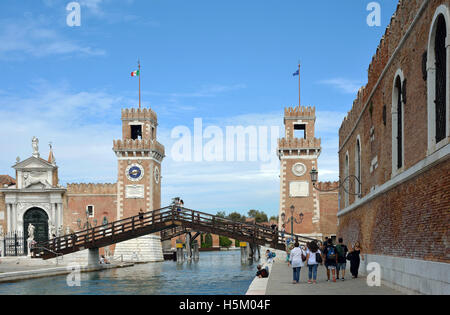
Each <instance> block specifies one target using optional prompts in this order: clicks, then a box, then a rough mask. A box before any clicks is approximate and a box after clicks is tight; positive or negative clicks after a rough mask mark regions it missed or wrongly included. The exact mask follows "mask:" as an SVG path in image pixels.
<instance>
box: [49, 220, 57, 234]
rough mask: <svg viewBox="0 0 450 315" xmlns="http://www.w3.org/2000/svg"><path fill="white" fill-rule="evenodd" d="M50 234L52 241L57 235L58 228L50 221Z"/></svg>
mask: <svg viewBox="0 0 450 315" xmlns="http://www.w3.org/2000/svg"><path fill="white" fill-rule="evenodd" d="M48 232H49V234H50V239H52V238H53V237H54V236H53V235H56V228H55V226H54V225H53V222H52V221H51V220H48Z"/></svg>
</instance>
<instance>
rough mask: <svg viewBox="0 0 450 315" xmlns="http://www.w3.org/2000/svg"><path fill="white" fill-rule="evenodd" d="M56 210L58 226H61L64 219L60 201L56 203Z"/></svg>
mask: <svg viewBox="0 0 450 315" xmlns="http://www.w3.org/2000/svg"><path fill="white" fill-rule="evenodd" d="M56 210H57V212H58V226H62V225H63V221H64V218H63V208H62V203H58V204H56Z"/></svg>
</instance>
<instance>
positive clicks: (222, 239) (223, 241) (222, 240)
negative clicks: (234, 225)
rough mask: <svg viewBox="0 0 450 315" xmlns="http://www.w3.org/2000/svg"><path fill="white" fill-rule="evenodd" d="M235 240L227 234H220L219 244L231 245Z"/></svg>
mask: <svg viewBox="0 0 450 315" xmlns="http://www.w3.org/2000/svg"><path fill="white" fill-rule="evenodd" d="M231 244H233V242H232V241H231V240H230V239H229V238H228V237H225V236H219V245H220V246H221V247H230V246H231Z"/></svg>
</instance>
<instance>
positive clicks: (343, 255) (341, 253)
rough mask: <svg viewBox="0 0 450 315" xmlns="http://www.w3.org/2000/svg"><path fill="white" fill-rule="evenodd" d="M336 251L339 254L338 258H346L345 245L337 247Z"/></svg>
mask: <svg viewBox="0 0 450 315" xmlns="http://www.w3.org/2000/svg"><path fill="white" fill-rule="evenodd" d="M336 251H337V254H338V257H344V258H345V250H344V246H343V245H336Z"/></svg>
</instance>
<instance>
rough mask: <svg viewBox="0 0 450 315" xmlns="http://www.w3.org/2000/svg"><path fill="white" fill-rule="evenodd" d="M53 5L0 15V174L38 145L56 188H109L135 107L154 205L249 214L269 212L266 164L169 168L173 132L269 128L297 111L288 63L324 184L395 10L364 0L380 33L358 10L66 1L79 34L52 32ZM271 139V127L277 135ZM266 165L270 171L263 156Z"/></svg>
mask: <svg viewBox="0 0 450 315" xmlns="http://www.w3.org/2000/svg"><path fill="white" fill-rule="evenodd" d="M69 2H70V1H66V0H64V1H63V0H20V1H14V2H12V1H1V3H0V147H2V148H4V150H2V153H1V155H0V173H1V174H10V175H14V174H13V173H12V169H11V166H12V165H13V164H14V162H15V159H16V157H17V156H20V157H21V158H23V159H24V158H27V157H28V156H30V155H31V146H30V144H31V138H32V137H33V136H37V137H38V138H39V139H40V141H41V154H42V155H44V156H46V155H47V153H48V146H47V143H48V142H52V143H53V146H54V150H55V155H56V159H57V163H58V165H59V167H60V180H61V181H62V183H63V184H65V183H67V182H115V181H116V178H117V165H116V163H117V162H116V160H115V157H114V154H113V152H112V150H111V147H112V140H113V139H118V138H120V137H121V134H120V133H121V126H120V124H121V121H120V109H121V108H123V107H133V106H137V104H138V90H137V87H138V85H137V83H138V82H137V80H136V79H134V78H131V77H130V73H131V71H133V70H136V63H137V59H138V58H140V60H141V63H142V77H141V79H142V100H143V105H145V106H150V107H151V108H152V109H154V110H155V111H156V112H157V114H158V119H159V130H158V133H159V135H158V138H159V141H160V142H161V143H163V144H164V145H165V146H166V153H167V157H166V159H165V160H164V162H163V168H162V176H163V193H162V194H163V196H162V198H163V204H166V203H168V202H169V201H170V198H171V197H174V196H182V197H183V198H184V200H185V203H186V205H187V206H189V207H192V208H198V209H199V210H204V211H208V212H211V213H214V212H216V211H218V210H225V211H226V212H230V211H239V212H243V213H245V212H247V211H248V210H249V209H252V208H256V209H261V210H263V211H265V212H266V213H268V214H270V215H276V214H277V213H278V205H279V178H278V174H279V170H278V166H277V163H274V164H273V165H270V166H267V165H263V166H262V165H261V163H260V162H258V161H257V162H227V163H225V162H176V161H174V160H173V159H172V157H171V147H172V146H173V143H174V142H175V139H172V138H171V131H172V130H173V128H174V127H176V126H180V125H182V126H187V127H188V128H190V129H192V130H193V122H194V118H202V120H203V124H204V126H208V125H215V126H218V127H219V128H223V129H224V130H225V127H226V126H229V125H232V126H236V125H242V126H281V125H282V122H283V109H284V107H286V106H295V105H297V102H298V81H297V79H296V78H294V77H293V76H292V73H293V72H295V70H296V67H297V62H298V60H301V63H302V73H301V80H302V105H305V106H306V105H307V106H309V105H311V106H316V110H317V112H318V120H317V123H316V125H317V126H316V129H317V134H316V136H317V137H320V138H322V143H323V153H322V156H321V158H320V160H319V168H320V169H319V171H320V176H321V177H320V179H321V180H336V179H337V177H338V157H337V149H338V148H337V147H338V145H337V144H338V128H339V126H340V124H341V122H342V119H343V118H344V116H345V115H346V113H347V112H348V111H349V110H350V108H351V104H352V102H353V99H354V98H355V95H356V91H357V89H358V88H359V87H360V86H361V85H363V84H365V83H366V81H367V68H368V66H369V63H370V61H371V59H372V56H373V54H374V53H375V51H376V47H377V45H378V43H379V41H380V38H381V36H382V35H383V34H384V31H385V28H386V26H387V24H388V23H389V21H390V17H391V15H392V14H393V12H394V11H395V7H396V5H397V1H394V0H384V1H378V3H380V5H381V26H380V27H369V26H368V25H367V23H366V18H367V15H368V14H369V13H370V12H369V11H367V10H366V7H367V5H368V4H369V3H370V2H371V1H362V0H353V1H332V0H324V1H303V0H302V1H300V0H296V1H294V0H283V1H268V0H264V1H254V0H245V1H243V0H239V1H238V0H227V1H224V0H215V1H211V0H189V1H186V0H168V1H154V0H145V1H144V0H126V1H123V0H121V1H119V0H80V1H78V2H79V3H80V4H81V23H82V25H81V26H80V27H69V26H67V24H66V17H67V14H68V12H67V11H66V5H67V4H68V3H69ZM282 133H283V130H282V129H280V134H282ZM273 157H274V160H275V159H276V156H275V152H273Z"/></svg>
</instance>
